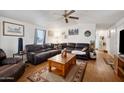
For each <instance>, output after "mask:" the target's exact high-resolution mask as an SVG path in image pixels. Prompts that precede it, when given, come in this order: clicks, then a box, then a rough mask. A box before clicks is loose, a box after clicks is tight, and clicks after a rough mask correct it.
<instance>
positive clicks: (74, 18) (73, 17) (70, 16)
mask: <svg viewBox="0 0 124 93" xmlns="http://www.w3.org/2000/svg"><path fill="white" fill-rule="evenodd" d="M69 18H72V19H77V20H78V19H79V17H74V16H69Z"/></svg>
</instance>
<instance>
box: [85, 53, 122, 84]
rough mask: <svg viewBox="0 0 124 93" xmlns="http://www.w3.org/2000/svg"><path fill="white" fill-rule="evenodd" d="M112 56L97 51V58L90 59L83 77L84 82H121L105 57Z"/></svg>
mask: <svg viewBox="0 0 124 93" xmlns="http://www.w3.org/2000/svg"><path fill="white" fill-rule="evenodd" d="M108 57H110V56H109V55H108V54H107V53H103V52H97V60H96V61H89V62H88V64H87V68H86V71H85V75H84V78H83V82H121V81H123V79H120V78H119V77H118V76H117V75H116V74H115V73H114V70H113V69H112V67H111V66H110V65H107V64H106V63H105V61H104V59H103V58H108Z"/></svg>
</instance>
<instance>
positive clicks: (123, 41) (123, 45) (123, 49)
mask: <svg viewBox="0 0 124 93" xmlns="http://www.w3.org/2000/svg"><path fill="white" fill-rule="evenodd" d="M119 52H120V54H124V29H123V30H121V31H120V45H119Z"/></svg>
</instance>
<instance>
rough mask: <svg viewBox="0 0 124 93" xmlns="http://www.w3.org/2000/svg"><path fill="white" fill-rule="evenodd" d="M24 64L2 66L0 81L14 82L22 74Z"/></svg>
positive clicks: (0, 68)
mask: <svg viewBox="0 0 124 93" xmlns="http://www.w3.org/2000/svg"><path fill="white" fill-rule="evenodd" d="M24 70H25V63H22V62H19V63H17V64H9V65H3V66H1V67H0V77H1V78H0V81H16V80H17V79H18V78H19V77H20V76H21V75H22V74H23V72H24Z"/></svg>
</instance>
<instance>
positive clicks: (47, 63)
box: [0, 10, 124, 82]
mask: <svg viewBox="0 0 124 93" xmlns="http://www.w3.org/2000/svg"><path fill="white" fill-rule="evenodd" d="M30 15H32V16H30ZM123 22H124V11H123V10H0V48H1V49H2V50H1V51H2V52H1V53H3V54H5V55H6V56H5V55H4V56H3V54H1V55H0V57H1V59H0V60H1V67H0V69H1V70H0V73H1V74H0V77H1V81H19V82H32V81H33V82H43V81H45V82H46V81H47V82H50V81H51V82H76V81H77V82H122V81H124V78H123V76H124V74H123V72H124V71H123V66H124V65H123V64H121V65H118V63H119V62H118V61H117V60H116V59H118V60H121V61H122V60H123V59H122V58H121V59H119V58H120V57H119V58H118V54H120V32H121V31H123V29H124V24H123ZM9 30H10V31H9ZM14 30H17V32H13V31H14ZM18 31H19V32H18ZM122 37H123V36H122ZM122 46H123V45H122ZM122 52H123V49H122ZM9 57H11V58H9ZM58 57H59V58H58ZM8 58H9V59H8ZM19 59H21V64H20V63H19V64H18V62H17V61H18V60H19ZM65 59H66V60H65ZM5 60H6V61H5ZM58 60H59V62H56V61H58ZM63 60H64V61H67V62H64V64H65V63H66V66H65V65H64V66H63V64H61V63H62V61H63ZM53 61H54V62H53ZM67 63H68V64H67ZM13 64H14V65H15V66H14V69H13V68H12V66H13ZM60 64H61V65H60ZM70 64H71V65H74V66H71V65H70ZM75 64H76V65H75ZM8 65H11V66H10V67H9V69H8V70H7V68H8ZM116 65H117V66H116ZM5 66H6V67H5ZM52 66H53V67H52ZM119 67H121V70H119V69H120V68H119ZM63 68H64V70H63ZM80 68H81V69H80ZM3 69H4V70H3ZM54 69H57V70H55V71H54ZM15 70H16V72H13V73H14V75H13V73H10V71H11V72H12V71H15ZM51 70H53V71H51ZM60 70H61V71H60ZM79 72H81V73H79ZM15 73H16V74H17V75H16V74H15ZM77 73H78V74H77ZM94 73H95V74H94ZM60 74H61V75H60ZM103 74H104V76H102V75H103ZM12 75H13V76H14V77H11V76H12ZM10 77H11V78H10ZM13 78H14V79H13ZM11 79H12V80H11Z"/></svg>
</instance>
